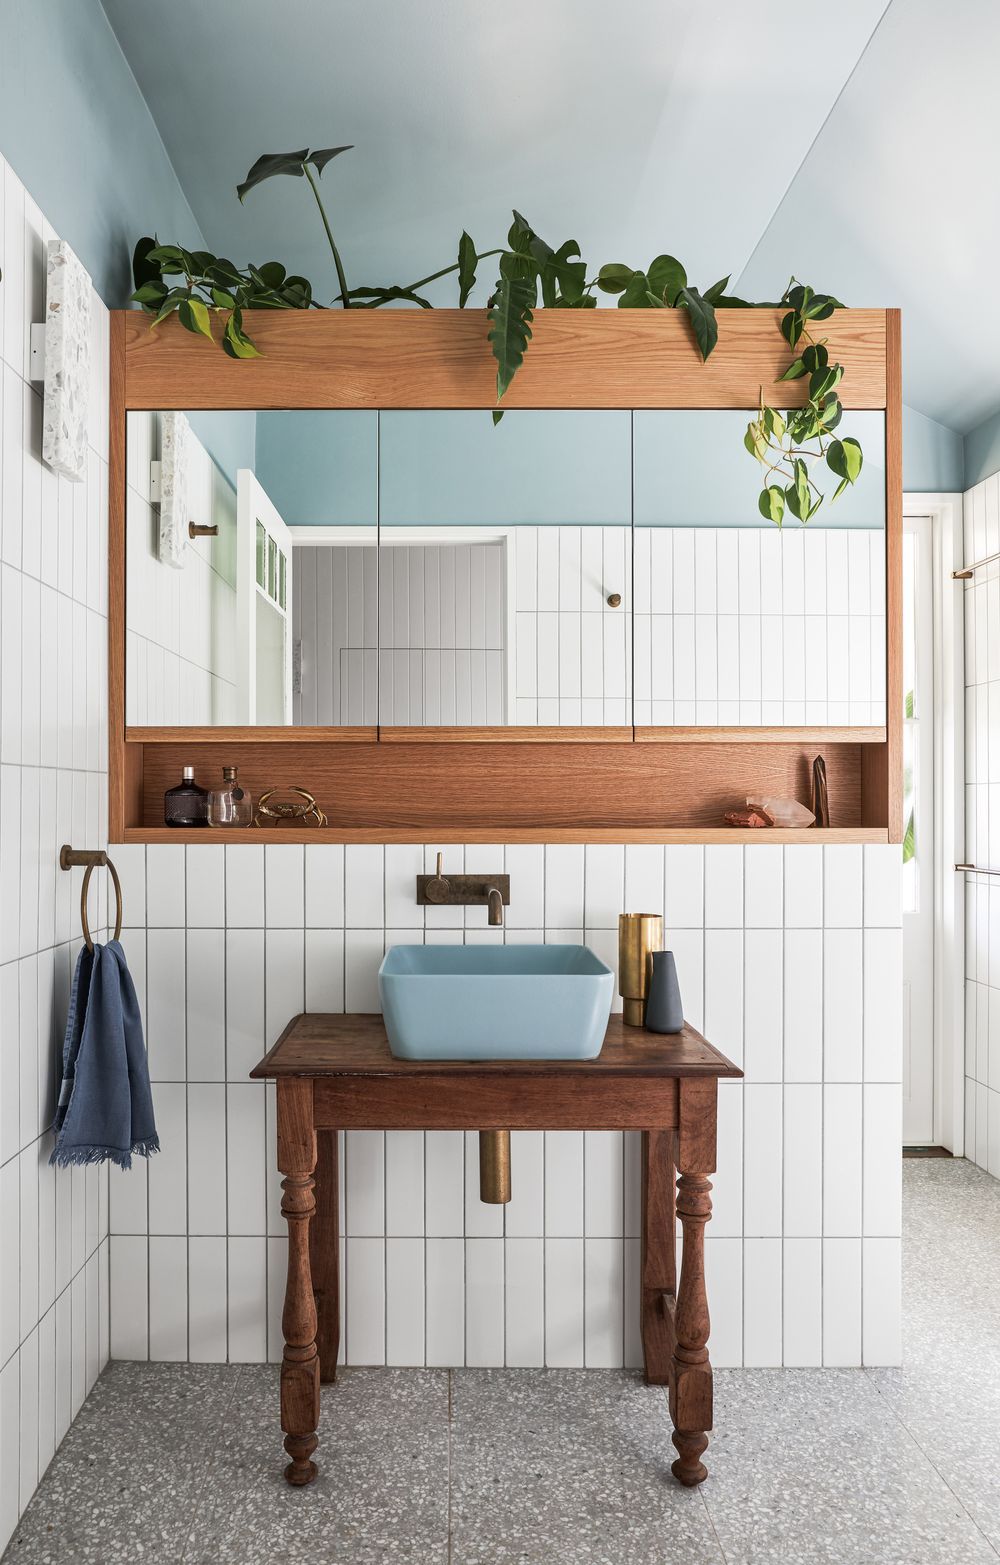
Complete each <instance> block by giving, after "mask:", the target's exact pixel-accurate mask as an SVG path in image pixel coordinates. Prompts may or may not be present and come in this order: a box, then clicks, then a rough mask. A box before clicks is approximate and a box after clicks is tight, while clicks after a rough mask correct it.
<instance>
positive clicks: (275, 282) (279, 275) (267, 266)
mask: <svg viewBox="0 0 1000 1565" xmlns="http://www.w3.org/2000/svg"><path fill="white" fill-rule="evenodd" d="M251 270H252V268H251ZM259 271H260V275H261V277H262V278H263V281H264V286H265V287H266V288H280V287H281V285H282V283H283V282H284V281H285V268H284V267H283V266H282V264H281V262H280V261H265V262H264V265H263V266H262V267H260V268H259Z"/></svg>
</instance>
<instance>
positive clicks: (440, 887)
mask: <svg viewBox="0 0 1000 1565" xmlns="http://www.w3.org/2000/svg"><path fill="white" fill-rule="evenodd" d="M443 858H444V854H443V853H439V854H438V856H437V870H436V871H435V874H434V878H433V880H429V881H428V882H427V893H426V894H427V900H428V902H444V900H445V899H446V897H447V895H448V893H449V891H450V890H451V884H450V882H449V880H448V877H447V876H446V875H443V874H442V873H441V861H442V859H443Z"/></svg>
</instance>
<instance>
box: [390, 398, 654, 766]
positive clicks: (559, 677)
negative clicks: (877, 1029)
mask: <svg viewBox="0 0 1000 1565" xmlns="http://www.w3.org/2000/svg"><path fill="white" fill-rule="evenodd" d="M379 518H380V530H379V554H380V566H379V721H380V723H381V724H382V726H383V727H384V728H396V727H401V728H407V727H422V728H449V727H454V726H456V725H458V726H463V727H473V728H494V727H522V728H523V727H532V728H535V727H541V728H580V727H584V728H599V729H609V728H610V729H619V730H628V733H629V736H630V733H631V723H632V712H631V652H632V630H631V576H632V560H631V484H630V415H629V414H628V413H627V412H626V413H622V412H571V411H532V412H527V411H510V412H508V413H505V414H504V417H503V419H502V421H501V422H500V424H499V425H497V426H494V424H493V420H492V417H491V415H490V413H489V412H488V411H485V410H484V411H468V412H467V411H462V412H458V411H455V412H432V411H423V412H383V413H382V414H381V415H380V439H379Z"/></svg>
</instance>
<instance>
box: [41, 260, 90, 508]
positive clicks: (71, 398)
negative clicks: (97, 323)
mask: <svg viewBox="0 0 1000 1565" xmlns="http://www.w3.org/2000/svg"><path fill="white" fill-rule="evenodd" d="M90 293H91V281H90V274H89V273H88V272H87V270H86V268H85V267H84V266H83V265H82V264H81V262H80V261H79V259H78V258H77V256H76V255H74V253H73V251H72V250H71V249H70V247H69V245H68V244H67V243H66V241H65V240H64V239H50V240H49V244H48V259H47V267H46V283H45V322H44V325H32V328H31V363H32V379H33V380H42V381H44V382H45V396H44V401H43V405H42V460H43V461H44V462H46V463H47V464H48V466H49V467H51V468H52V470H53V472H55V473H61V474H62V475H63V477H64V478H69V479H71V480H72V482H73V483H75V484H78V483H80V482H82V480H83V479H84V478H85V477H86V476H87V433H88V430H87V415H88V403H89V399H90Z"/></svg>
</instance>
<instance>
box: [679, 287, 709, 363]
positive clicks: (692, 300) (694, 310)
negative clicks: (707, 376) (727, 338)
mask: <svg viewBox="0 0 1000 1565" xmlns="http://www.w3.org/2000/svg"><path fill="white" fill-rule="evenodd" d="M677 302H678V304H682V305H684V306H685V307H686V309H687V311H688V314H689V315H690V317H691V325H692V326H693V327H694V336H695V341H696V342H697V344H698V347H699V348H700V349H701V356H702V358H703V359H707V358H708V355H709V354H710V353H711V351H712V349H713V348H714V347H715V344H716V343H717V342H718V340H719V327H718V323H717V321H716V319H715V310H714V309H713V307H712V306H711V305H710V304H709V303H708V300H707V299H703V298H702V296H701V294H700V293H699V292H698V290H697V288H682V289H681V291H680V294H679V295H678V299H677Z"/></svg>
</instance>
